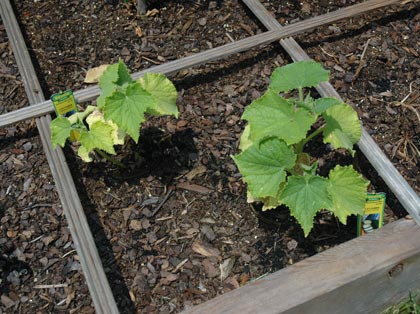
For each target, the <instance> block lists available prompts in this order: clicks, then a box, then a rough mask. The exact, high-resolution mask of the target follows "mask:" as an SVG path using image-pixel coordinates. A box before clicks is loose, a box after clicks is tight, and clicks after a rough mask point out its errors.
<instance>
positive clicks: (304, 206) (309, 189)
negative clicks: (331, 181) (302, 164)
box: [280, 174, 331, 237]
mask: <svg viewBox="0 0 420 314" xmlns="http://www.w3.org/2000/svg"><path fill="white" fill-rule="evenodd" d="M327 188H328V180H327V179H326V178H323V177H320V176H316V175H309V174H308V175H305V176H290V177H288V180H287V184H286V186H285V188H284V189H283V190H282V191H281V194H280V200H281V201H282V202H283V203H284V204H286V205H287V206H288V207H289V208H290V213H291V214H292V216H294V217H295V218H296V219H297V221H298V222H299V224H300V225H301V227H302V229H303V231H304V233H305V237H306V236H307V235H308V234H309V232H310V231H311V229H312V227H313V222H314V217H315V214H316V213H317V212H318V211H319V210H321V209H323V208H330V207H331V199H330V196H329V194H328V190H327Z"/></svg>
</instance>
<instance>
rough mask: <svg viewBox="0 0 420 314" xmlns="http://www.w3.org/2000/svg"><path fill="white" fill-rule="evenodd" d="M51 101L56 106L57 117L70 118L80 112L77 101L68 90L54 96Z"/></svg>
mask: <svg viewBox="0 0 420 314" xmlns="http://www.w3.org/2000/svg"><path fill="white" fill-rule="evenodd" d="M51 101H52V103H53V105H54V108H55V113H56V114H57V116H64V117H69V116H71V115H72V114H73V113H76V112H77V111H78V110H77V104H76V99H75V98H74V95H73V92H72V91H71V90H66V91H65V92H62V93H57V94H54V95H52V96H51Z"/></svg>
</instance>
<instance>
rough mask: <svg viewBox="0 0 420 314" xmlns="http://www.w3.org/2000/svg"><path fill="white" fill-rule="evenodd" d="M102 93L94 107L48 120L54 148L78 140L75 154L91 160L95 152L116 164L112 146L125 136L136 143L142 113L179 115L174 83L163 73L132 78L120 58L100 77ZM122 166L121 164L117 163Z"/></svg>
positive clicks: (121, 142) (120, 142)
mask: <svg viewBox="0 0 420 314" xmlns="http://www.w3.org/2000/svg"><path fill="white" fill-rule="evenodd" d="M99 87H100V89H101V94H100V95H99V97H98V98H97V100H96V106H93V105H89V106H87V108H86V109H85V111H83V112H77V113H75V114H73V115H71V116H70V117H63V116H58V117H56V118H55V119H54V120H53V121H52V122H51V125H50V127H51V133H52V134H51V138H52V143H53V147H54V148H55V147H56V146H57V145H60V146H62V147H64V145H65V143H66V141H67V139H70V140H71V141H73V142H75V141H77V142H78V143H79V148H78V155H79V156H80V157H81V158H82V160H84V161H86V162H90V161H92V158H91V153H92V152H93V151H96V152H97V153H99V154H100V155H101V156H102V157H105V158H107V159H108V160H111V161H113V162H115V163H116V164H119V163H118V161H116V160H115V159H113V158H111V157H110V156H109V155H108V154H111V155H112V154H115V149H114V145H122V144H124V140H125V138H126V135H128V136H129V137H131V138H132V139H133V140H134V141H135V142H136V143H137V142H138V139H139V136H140V125H141V123H143V122H144V121H145V120H146V117H145V114H146V113H147V114H151V115H154V116H162V115H173V116H175V117H178V114H179V113H178V108H177V106H176V100H177V97H178V94H177V91H176V88H175V86H174V85H173V84H172V82H171V81H170V80H169V79H168V78H166V77H165V76H164V75H163V74H157V73H146V74H145V75H144V76H143V77H141V78H139V79H138V80H133V79H132V78H131V76H130V74H129V72H128V69H127V67H126V65H125V64H124V62H123V61H121V60H120V61H119V62H118V63H116V64H113V65H110V66H108V67H107V68H106V70H105V71H104V73H103V74H102V75H101V77H100V79H99ZM120 165H121V164H120Z"/></svg>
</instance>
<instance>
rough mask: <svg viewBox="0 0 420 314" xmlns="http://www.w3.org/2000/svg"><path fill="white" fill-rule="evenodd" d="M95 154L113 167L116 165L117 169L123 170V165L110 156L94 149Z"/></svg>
mask: <svg viewBox="0 0 420 314" xmlns="http://www.w3.org/2000/svg"><path fill="white" fill-rule="evenodd" d="M95 152H96V153H98V154H99V155H100V156H101V157H102V158H105V159H106V160H108V161H110V162H112V163H113V164H114V165H116V166H117V167H120V168H125V165H124V164H123V163H122V162H120V161H118V160H116V159H115V158H112V157H111V156H109V155H108V154H107V153H105V152H104V151H102V150H100V149H95Z"/></svg>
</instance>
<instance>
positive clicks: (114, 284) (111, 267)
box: [65, 147, 135, 314]
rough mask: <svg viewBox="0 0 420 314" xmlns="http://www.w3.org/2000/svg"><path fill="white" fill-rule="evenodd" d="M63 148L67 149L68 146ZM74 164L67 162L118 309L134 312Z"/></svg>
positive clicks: (97, 216)
mask: <svg viewBox="0 0 420 314" xmlns="http://www.w3.org/2000/svg"><path fill="white" fill-rule="evenodd" d="M65 150H69V149H68V147H67V148H66V149H65ZM71 155H72V152H71V151H66V156H71ZM75 164H76V163H75V162H73V161H72V162H69V166H70V171H71V173H72V177H73V179H74V182H75V185H76V189H77V193H78V195H79V197H80V201H81V203H82V204H83V209H84V211H85V214H86V218H87V221H88V224H89V227H90V230H91V232H92V235H93V237H94V240H95V244H96V247H97V249H98V253H99V257H100V259H101V261H102V264H103V266H104V270H105V272H106V276H107V279H108V282H109V285H110V287H111V290H112V292H113V295H114V298H115V301H116V303H117V306H118V309H119V311H120V313H122V314H132V313H135V306H134V303H133V302H132V301H131V299H130V295H129V289H128V287H127V286H126V284H125V282H124V277H123V275H122V273H121V269H120V267H119V266H118V263H117V261H116V258H115V255H114V252H113V251H112V245H111V243H110V241H109V239H108V237H107V235H106V233H105V229H104V227H103V225H102V224H101V222H100V221H101V220H100V217H99V214H98V211H97V209H96V207H95V205H93V203H92V201H91V200H90V198H89V196H88V193H87V192H86V186H85V185H84V183H83V180H82V178H83V175H82V173H81V172H80V171H79V169H78V168H77V166H76V165H75Z"/></svg>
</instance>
